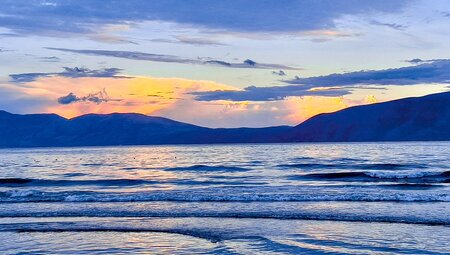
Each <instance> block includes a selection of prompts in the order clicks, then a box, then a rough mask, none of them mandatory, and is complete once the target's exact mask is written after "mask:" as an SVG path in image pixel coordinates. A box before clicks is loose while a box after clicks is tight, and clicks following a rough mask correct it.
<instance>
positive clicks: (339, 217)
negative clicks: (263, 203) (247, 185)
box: [0, 210, 450, 231]
mask: <svg viewBox="0 0 450 255" xmlns="http://www.w3.org/2000/svg"><path fill="white" fill-rule="evenodd" d="M0 217H20V218H34V217H39V218H55V217H57V218H76V217H95V218H118V217H120V218H141V217H145V218H224V219H225V218H232V219H280V220H317V221H347V222H384V223H407V224H424V225H445V226H447V225H450V219H449V218H442V219H437V218H426V217H425V218H424V217H415V216H410V217H408V216H403V217H399V216H397V215H376V214H366V215H362V214H352V213H351V214H338V213H333V212H331V213H317V212H308V211H305V212H302V211H300V212H299V211H297V212H296V211H291V212H272V211H271V212H251V211H247V212H245V211H239V212H212V211H208V212H199V211H194V212H169V211H161V212H158V211H138V212H133V211H102V210H96V211H84V212H83V211H82V212H70V211H69V212H41V213H36V214H30V213H26V212H24V213H22V214H20V213H16V214H14V215H12V216H10V215H7V216H3V215H0ZM8 225H10V224H7V225H6V226H5V224H0V231H14V230H16V231H32V229H31V228H30V229H28V230H27V229H25V228H24V226H26V225H25V224H23V225H24V226H21V227H20V228H17V229H11V227H10V226H8ZM11 225H15V224H11ZM21 225H22V224H21ZM82 227H83V226H82ZM57 229H59V231H62V229H60V228H57ZM57 229H53V230H50V231H58V230H57ZM108 229H109V230H115V228H102V227H98V226H92V227H88V228H86V227H85V226H84V228H77V227H76V226H74V225H73V226H69V228H68V229H67V230H68V231H83V230H85V231H107V230H108ZM121 229H123V230H124V231H126V230H127V229H128V230H130V231H133V230H136V231H151V229H147V228H136V226H134V227H132V228H121ZM121 229H117V230H118V231H120V230H121ZM39 231H45V229H41V230H39Z"/></svg>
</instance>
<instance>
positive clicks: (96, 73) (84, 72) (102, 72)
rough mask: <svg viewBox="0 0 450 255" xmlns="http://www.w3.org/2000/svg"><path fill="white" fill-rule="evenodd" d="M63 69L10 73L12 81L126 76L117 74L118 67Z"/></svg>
mask: <svg viewBox="0 0 450 255" xmlns="http://www.w3.org/2000/svg"><path fill="white" fill-rule="evenodd" d="M63 68H64V71H62V72H59V73H58V72H55V73H21V74H11V75H9V77H11V80H12V81H13V82H31V81H34V80H36V79H38V78H40V77H51V76H62V77H68V78H81V77H105V78H127V77H126V76H120V75H118V74H119V73H120V71H121V70H122V69H119V68H105V69H99V70H91V69H88V68H84V67H73V68H72V67H63Z"/></svg>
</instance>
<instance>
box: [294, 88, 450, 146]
mask: <svg viewBox="0 0 450 255" xmlns="http://www.w3.org/2000/svg"><path fill="white" fill-rule="evenodd" d="M287 140H289V141H293V142H295V141H301V142H322V141H323V142H359V141H444V140H450V92H445V93H439V94H432V95H428V96H423V97H411V98H404V99H399V100H394V101H389V102H384V103H377V104H371V105H363V106H355V107H350V108H347V109H344V110H341V111H338V112H334V113H328V114H320V115H317V116H315V117H312V118H311V119H309V120H308V121H306V122H303V123H302V124H300V125H298V126H296V127H294V128H293V132H292V134H290V135H289V136H288V138H287Z"/></svg>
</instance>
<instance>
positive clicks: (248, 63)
mask: <svg viewBox="0 0 450 255" xmlns="http://www.w3.org/2000/svg"><path fill="white" fill-rule="evenodd" d="M46 49H49V50H58V51H64V52H71V53H77V54H86V55H94V56H107V57H115V58H125V59H132V60H143V61H153V62H164V63H179V64H198V65H210V64H212V65H218V66H225V67H231V68H255V69H287V70H298V69H299V68H295V67H290V66H285V65H279V64H266V63H257V62H255V61H253V60H250V59H246V60H245V61H243V62H242V63H229V62H225V61H221V60H206V61H203V60H200V59H189V58H183V57H179V56H173V55H164V54H153V53H145V52H139V51H117V50H76V49H65V48H51V47H47V48H46Z"/></svg>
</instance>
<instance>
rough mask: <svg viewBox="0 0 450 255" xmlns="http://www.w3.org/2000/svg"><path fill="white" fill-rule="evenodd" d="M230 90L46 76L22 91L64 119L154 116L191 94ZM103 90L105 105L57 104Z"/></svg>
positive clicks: (207, 84)
mask: <svg viewBox="0 0 450 255" xmlns="http://www.w3.org/2000/svg"><path fill="white" fill-rule="evenodd" d="M224 89H227V90H230V89H234V88H233V87H230V86H227V85H223V84H219V83H216V82H212V81H194V80H186V79H178V78H149V77H145V78H144V77H136V78H130V79H114V78H90V77H86V78H77V79H72V78H64V77H48V78H41V79H39V80H36V81H34V82H30V83H27V87H26V88H25V89H24V90H25V92H26V93H27V94H29V95H31V96H35V97H44V98H47V99H48V100H49V101H53V102H54V103H53V104H51V105H50V106H48V107H47V108H46V109H44V110H43V111H44V112H52V113H57V114H59V115H62V116H64V117H68V118H71V117H75V116H78V115H81V114H86V113H111V112H137V113H143V114H154V113H155V112H157V111H159V110H162V109H166V108H170V107H171V105H173V104H175V103H176V102H177V101H180V100H192V96H191V95H189V93H190V92H194V91H206V90H224ZM98 91H106V92H107V95H108V98H107V99H106V100H107V101H108V102H101V103H94V102H91V101H87V100H80V101H78V102H74V103H69V104H59V103H58V102H57V99H58V98H60V97H63V96H67V95H68V94H69V93H73V94H74V95H76V96H77V97H79V98H82V97H87V96H88V95H93V94H95V93H97V92H98Z"/></svg>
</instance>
